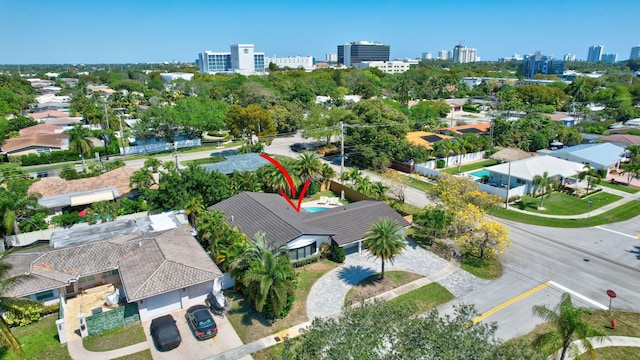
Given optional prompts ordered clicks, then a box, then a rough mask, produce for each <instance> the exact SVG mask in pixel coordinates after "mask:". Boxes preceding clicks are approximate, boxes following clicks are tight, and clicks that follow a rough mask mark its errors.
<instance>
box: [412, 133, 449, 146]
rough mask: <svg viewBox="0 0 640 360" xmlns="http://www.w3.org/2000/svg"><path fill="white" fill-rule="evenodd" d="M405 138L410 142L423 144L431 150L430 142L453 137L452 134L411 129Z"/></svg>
mask: <svg viewBox="0 0 640 360" xmlns="http://www.w3.org/2000/svg"><path fill="white" fill-rule="evenodd" d="M406 138H407V140H409V142H410V143H412V144H415V145H418V146H424V147H426V148H427V149H429V150H433V146H432V144H434V143H437V142H438V141H443V140H449V139H453V136H449V135H443V134H436V133H432V132H429V131H413V132H410V133H407V136H406Z"/></svg>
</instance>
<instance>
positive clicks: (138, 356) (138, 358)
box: [115, 349, 153, 360]
mask: <svg viewBox="0 0 640 360" xmlns="http://www.w3.org/2000/svg"><path fill="white" fill-rule="evenodd" d="M115 360H153V356H151V350H149V349H147V350H143V351H140V352H137V353H135V354H130V355H125V356H122V357H119V358H115Z"/></svg>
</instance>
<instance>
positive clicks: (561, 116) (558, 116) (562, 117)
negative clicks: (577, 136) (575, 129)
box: [544, 111, 577, 127]
mask: <svg viewBox="0 0 640 360" xmlns="http://www.w3.org/2000/svg"><path fill="white" fill-rule="evenodd" d="M544 116H546V117H548V118H550V119H551V120H554V121H560V122H562V124H563V125H564V126H566V127H572V126H574V125H575V124H576V122H577V119H576V118H575V117H574V116H573V115H571V114H569V113H566V112H557V111H556V112H554V113H553V114H544Z"/></svg>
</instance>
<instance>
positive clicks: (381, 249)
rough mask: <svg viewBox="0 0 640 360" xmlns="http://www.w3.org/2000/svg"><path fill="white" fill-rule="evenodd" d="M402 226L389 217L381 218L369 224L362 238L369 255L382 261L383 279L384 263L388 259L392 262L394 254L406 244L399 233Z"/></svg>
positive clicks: (398, 252) (382, 275) (382, 274)
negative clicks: (369, 226)
mask: <svg viewBox="0 0 640 360" xmlns="http://www.w3.org/2000/svg"><path fill="white" fill-rule="evenodd" d="M400 230H402V227H401V226H400V225H398V222H397V221H395V220H393V219H391V218H381V219H379V220H378V221H377V222H375V223H373V224H371V228H370V229H369V230H367V232H366V233H365V238H364V246H365V247H366V248H367V249H368V250H369V252H370V253H371V255H373V256H375V257H376V258H379V259H380V260H381V261H382V271H381V273H380V279H384V263H385V261H387V260H389V261H391V262H392V263H393V260H394V259H395V257H396V255H399V254H400V253H401V252H402V250H404V249H405V248H406V246H407V244H406V242H405V241H404V237H403V235H402V234H400Z"/></svg>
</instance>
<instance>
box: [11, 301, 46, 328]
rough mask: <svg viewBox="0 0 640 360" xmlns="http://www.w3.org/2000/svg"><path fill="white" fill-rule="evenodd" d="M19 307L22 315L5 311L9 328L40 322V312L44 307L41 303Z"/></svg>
mask: <svg viewBox="0 0 640 360" xmlns="http://www.w3.org/2000/svg"><path fill="white" fill-rule="evenodd" d="M17 307H18V308H19V309H20V310H21V311H22V314H19V313H18V312H17V311H11V310H10V311H5V312H4V314H3V316H4V319H5V321H6V322H7V324H8V325H9V326H25V325H29V324H31V323H32V322H35V321H38V320H40V312H41V311H42V305H41V304H40V303H35V302H34V303H31V304H25V305H23V306H17Z"/></svg>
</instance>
